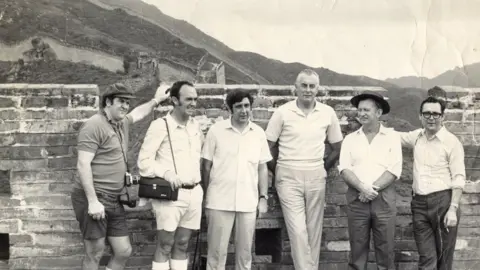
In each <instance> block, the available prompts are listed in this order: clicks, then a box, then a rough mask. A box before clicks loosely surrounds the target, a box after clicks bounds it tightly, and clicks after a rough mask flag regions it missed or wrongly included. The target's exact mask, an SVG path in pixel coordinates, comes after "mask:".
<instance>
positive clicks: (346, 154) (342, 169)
mask: <svg viewBox="0 0 480 270" xmlns="http://www.w3.org/2000/svg"><path fill="white" fill-rule="evenodd" d="M349 142H350V137H348V136H347V137H346V138H345V140H344V141H343V147H342V148H341V149H340V156H339V164H338V172H339V173H340V176H341V177H342V178H343V180H345V183H346V184H347V185H348V186H349V187H351V188H354V189H356V190H358V191H360V190H361V189H360V186H361V183H362V182H360V180H359V179H358V177H357V176H356V175H355V173H353V171H352V165H353V163H352V157H351V152H350V143H349Z"/></svg>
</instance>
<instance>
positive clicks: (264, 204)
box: [257, 198, 268, 217]
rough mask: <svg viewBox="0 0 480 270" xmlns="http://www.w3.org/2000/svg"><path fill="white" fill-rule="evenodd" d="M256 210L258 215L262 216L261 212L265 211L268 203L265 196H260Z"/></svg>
mask: <svg viewBox="0 0 480 270" xmlns="http://www.w3.org/2000/svg"><path fill="white" fill-rule="evenodd" d="M257 210H258V217H262V216H263V214H265V213H267V211H268V203H267V200H266V199H265V198H260V200H259V201H258V206H257Z"/></svg>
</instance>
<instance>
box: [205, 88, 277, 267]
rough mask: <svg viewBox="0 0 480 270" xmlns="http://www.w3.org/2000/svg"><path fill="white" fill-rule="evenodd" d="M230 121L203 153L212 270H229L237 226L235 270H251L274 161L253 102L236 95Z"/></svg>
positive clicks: (212, 132) (230, 98) (211, 134)
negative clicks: (258, 222)
mask: <svg viewBox="0 0 480 270" xmlns="http://www.w3.org/2000/svg"><path fill="white" fill-rule="evenodd" d="M226 103H227V106H228V109H229V111H230V113H231V117H230V118H229V119H226V120H223V121H220V122H217V123H215V124H214V125H213V126H212V127H210V129H209V131H208V133H207V136H206V139H205V143H204V146H203V150H202V158H203V169H202V178H203V183H204V188H206V190H207V192H206V206H205V207H206V212H207V216H208V240H207V243H208V257H207V269H209V270H214V269H218V270H220V269H225V262H226V259H227V253H228V242H229V239H230V235H231V232H232V227H233V224H234V222H235V269H237V270H243V269H251V264H252V251H251V248H252V242H253V235H254V232H255V224H256V217H257V209H258V212H259V214H260V215H261V214H263V213H265V212H266V211H267V198H268V197H267V189H268V169H267V162H268V161H270V160H271V159H272V157H271V155H270V151H269V148H268V144H267V140H266V136H265V132H264V131H263V129H262V128H261V127H259V126H258V125H256V124H255V123H252V122H251V121H250V114H251V108H252V103H253V98H252V96H251V95H250V94H249V93H248V92H246V91H243V90H232V91H231V92H229V93H228V95H227V97H226Z"/></svg>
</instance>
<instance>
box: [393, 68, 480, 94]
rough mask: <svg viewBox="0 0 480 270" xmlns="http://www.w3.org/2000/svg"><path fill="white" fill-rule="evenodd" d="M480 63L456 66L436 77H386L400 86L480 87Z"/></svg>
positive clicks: (426, 87)
mask: <svg viewBox="0 0 480 270" xmlns="http://www.w3.org/2000/svg"><path fill="white" fill-rule="evenodd" d="M479 75H480V63H474V64H470V65H466V66H463V67H456V68H454V69H452V70H448V71H445V72H443V73H442V74H440V75H438V76H436V77H434V78H431V79H429V78H425V77H416V76H405V77H400V78H395V79H386V81H387V82H390V83H393V84H396V85H398V86H400V87H417V88H424V89H429V88H432V87H434V86H436V85H455V86H461V87H480V76H479Z"/></svg>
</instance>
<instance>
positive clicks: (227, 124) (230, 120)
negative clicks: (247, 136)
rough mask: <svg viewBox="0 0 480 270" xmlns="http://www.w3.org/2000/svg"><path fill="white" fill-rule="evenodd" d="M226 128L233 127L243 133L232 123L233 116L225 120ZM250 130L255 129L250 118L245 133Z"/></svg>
mask: <svg viewBox="0 0 480 270" xmlns="http://www.w3.org/2000/svg"><path fill="white" fill-rule="evenodd" d="M225 129H233V130H235V131H238V132H239V133H242V132H240V131H239V130H238V129H237V128H235V127H234V126H233V125H232V117H229V118H228V119H226V120H225ZM248 130H253V126H252V121H250V120H248V124H247V127H246V128H245V130H244V131H243V133H245V132H246V131H248Z"/></svg>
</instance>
